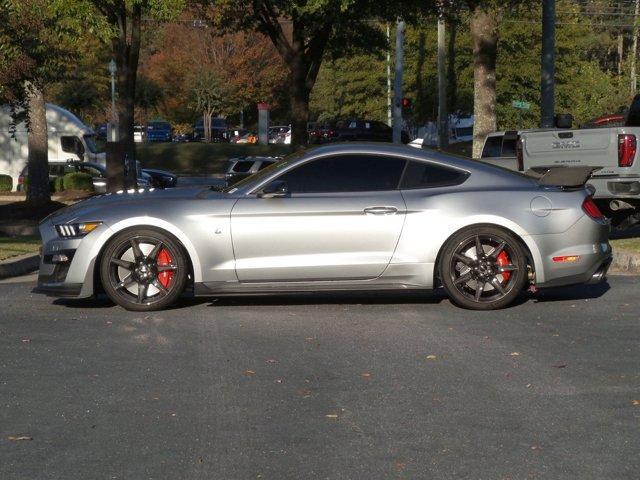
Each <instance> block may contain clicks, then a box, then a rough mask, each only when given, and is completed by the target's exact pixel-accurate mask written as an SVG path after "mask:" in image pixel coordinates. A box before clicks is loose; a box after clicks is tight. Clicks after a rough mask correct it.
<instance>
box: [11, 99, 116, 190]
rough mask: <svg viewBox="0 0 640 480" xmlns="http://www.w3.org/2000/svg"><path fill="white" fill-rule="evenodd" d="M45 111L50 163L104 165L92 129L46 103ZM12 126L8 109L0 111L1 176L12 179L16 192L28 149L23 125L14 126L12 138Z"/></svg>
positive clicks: (103, 155)
mask: <svg viewBox="0 0 640 480" xmlns="http://www.w3.org/2000/svg"><path fill="white" fill-rule="evenodd" d="M46 108H47V134H48V137H49V162H71V161H73V162H78V161H80V162H94V163H99V164H102V165H104V164H105V161H106V157H105V153H104V151H102V150H101V149H100V148H99V147H98V144H97V143H96V136H95V132H94V131H93V130H92V129H91V128H89V127H88V126H86V125H85V124H84V123H82V121H80V119H79V118H78V117H76V116H75V115H74V114H73V113H71V112H70V111H68V110H65V109H64V108H62V107H59V106H57V105H52V104H50V103H47V105H46ZM11 123H12V117H11V111H10V109H9V106H8V105H4V106H2V107H0V174H5V175H10V176H11V178H12V179H13V189H14V190H15V189H16V187H17V185H18V177H19V176H20V173H21V172H22V170H23V169H24V167H25V166H26V165H27V159H28V157H29V146H28V142H27V129H26V126H25V124H24V122H23V123H19V124H18V125H16V129H15V134H14V136H12V134H11Z"/></svg>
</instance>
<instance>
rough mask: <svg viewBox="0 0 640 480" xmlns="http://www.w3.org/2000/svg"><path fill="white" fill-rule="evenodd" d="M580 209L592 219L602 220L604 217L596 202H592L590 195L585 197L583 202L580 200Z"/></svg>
mask: <svg viewBox="0 0 640 480" xmlns="http://www.w3.org/2000/svg"><path fill="white" fill-rule="evenodd" d="M582 210H584V213H586V214H587V215H589V216H590V217H591V218H593V219H594V220H602V219H603V218H604V215H603V214H602V212H601V211H600V209H599V208H598V206H597V205H596V202H594V201H593V198H591V197H587V198H585V199H584V202H582Z"/></svg>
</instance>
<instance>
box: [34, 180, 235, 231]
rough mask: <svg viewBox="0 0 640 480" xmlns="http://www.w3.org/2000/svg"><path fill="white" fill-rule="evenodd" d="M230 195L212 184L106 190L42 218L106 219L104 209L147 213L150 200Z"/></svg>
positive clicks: (153, 201) (154, 202)
mask: <svg viewBox="0 0 640 480" xmlns="http://www.w3.org/2000/svg"><path fill="white" fill-rule="evenodd" d="M223 198H229V197H228V195H227V194H225V193H223V192H219V191H214V190H212V189H211V188H209V187H204V188H203V187H202V186H198V187H190V188H171V189H166V190H156V189H139V190H129V191H124V192H118V193H106V194H104V195H96V196H94V197H91V198H88V199H87V200H83V201H80V202H78V203H75V204H73V205H70V206H68V207H66V208H63V209H60V210H58V211H57V212H55V213H53V214H51V215H49V216H48V217H47V218H45V219H44V220H43V223H44V222H46V221H52V222H54V223H69V222H76V221H93V220H104V219H105V218H103V217H105V213H106V214H107V215H106V216H109V215H108V213H109V212H112V211H115V210H119V211H126V212H127V214H128V215H130V216H134V215H139V214H142V215H144V214H145V212H146V210H147V207H148V206H149V205H151V204H153V205H156V206H157V205H158V204H159V203H163V202H171V204H172V205H174V204H175V202H179V201H194V200H204V199H206V200H215V199H223Z"/></svg>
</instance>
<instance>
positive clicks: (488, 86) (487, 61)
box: [471, 7, 498, 158]
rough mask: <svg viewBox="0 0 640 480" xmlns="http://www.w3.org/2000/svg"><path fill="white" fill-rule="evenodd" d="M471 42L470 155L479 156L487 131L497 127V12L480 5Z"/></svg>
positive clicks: (475, 17) (473, 19)
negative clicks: (471, 141) (471, 102)
mask: <svg viewBox="0 0 640 480" xmlns="http://www.w3.org/2000/svg"><path fill="white" fill-rule="evenodd" d="M471 41H472V43H473V113H474V116H475V120H474V124H473V158H480V155H481V153H482V146H483V143H484V139H485V138H486V136H487V134H489V133H491V132H495V130H496V110H495V107H496V52H497V45H498V20H497V14H496V12H491V11H485V10H483V9H481V8H479V7H477V8H476V9H475V11H474V12H473V16H472V18H471Z"/></svg>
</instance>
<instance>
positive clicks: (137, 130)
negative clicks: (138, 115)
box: [133, 125, 144, 143]
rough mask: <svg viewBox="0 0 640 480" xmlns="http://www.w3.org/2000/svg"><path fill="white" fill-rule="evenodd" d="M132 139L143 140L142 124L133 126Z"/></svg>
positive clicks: (138, 141) (140, 141) (135, 140)
mask: <svg viewBox="0 0 640 480" xmlns="http://www.w3.org/2000/svg"><path fill="white" fill-rule="evenodd" d="M133 141H134V142H135V143H142V142H144V127H143V126H142V125H135V126H134V127H133Z"/></svg>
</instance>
